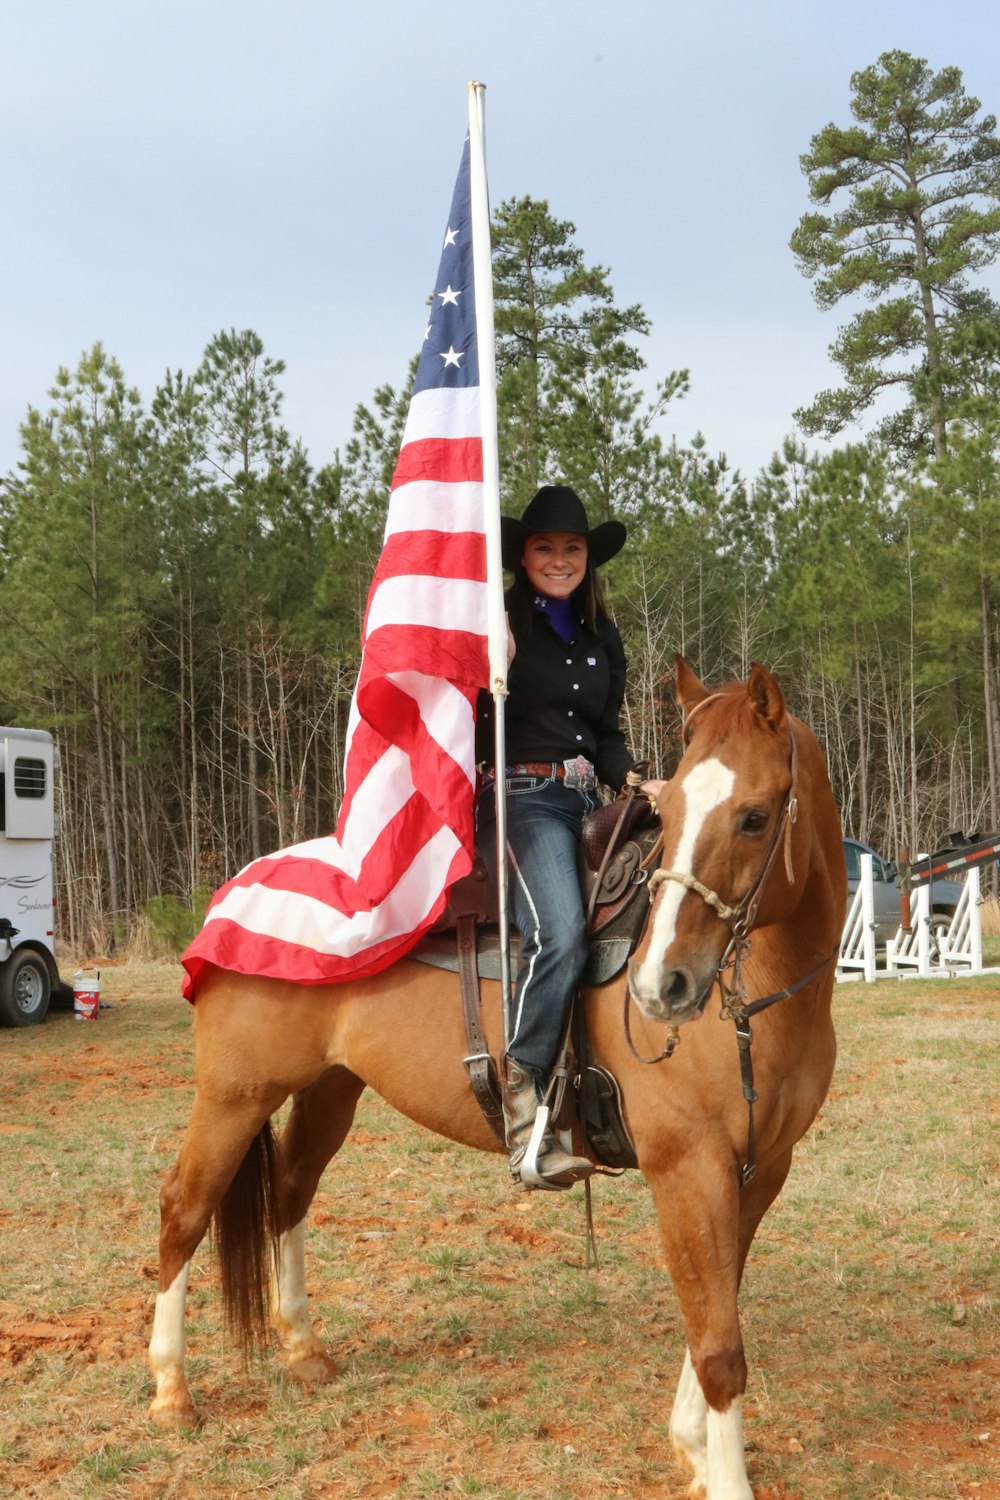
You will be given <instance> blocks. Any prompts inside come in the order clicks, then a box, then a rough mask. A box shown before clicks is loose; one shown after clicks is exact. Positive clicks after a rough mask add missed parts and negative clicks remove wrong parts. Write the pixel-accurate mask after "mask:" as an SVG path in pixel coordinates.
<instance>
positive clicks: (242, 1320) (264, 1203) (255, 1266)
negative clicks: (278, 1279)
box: [213, 1120, 281, 1357]
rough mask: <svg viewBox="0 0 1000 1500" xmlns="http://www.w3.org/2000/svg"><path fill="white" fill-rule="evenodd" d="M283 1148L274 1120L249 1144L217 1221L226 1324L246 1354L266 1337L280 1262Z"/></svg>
mask: <svg viewBox="0 0 1000 1500" xmlns="http://www.w3.org/2000/svg"><path fill="white" fill-rule="evenodd" d="M280 1188H281V1151H280V1148H279V1146H278V1143H277V1141H276V1140H275V1138H274V1131H273V1130H272V1129H271V1122H270V1120H267V1121H265V1123H264V1124H263V1125H262V1126H261V1128H260V1130H259V1131H258V1132H257V1134H256V1135H255V1136H254V1138H253V1140H252V1141H251V1142H250V1145H249V1147H248V1148H247V1153H246V1155H245V1156H244V1158H243V1160H242V1161H241V1162H240V1165H239V1167H238V1168H237V1171H236V1176H235V1177H234V1178H233V1180H232V1182H231V1183H230V1184H229V1187H228V1188H227V1189H226V1193H225V1196H224V1197H223V1199H222V1201H221V1203H220V1204H219V1206H218V1208H217V1209H216V1210H215V1218H214V1222H213V1228H214V1234H215V1246H216V1250H217V1252H218V1256H219V1265H220V1270H221V1274H222V1312H223V1319H224V1322H225V1326H226V1328H227V1330H228V1331H229V1333H230V1334H231V1335H232V1337H233V1338H234V1339H235V1341H236V1343H237V1344H239V1346H240V1347H241V1348H242V1350H243V1353H244V1356H246V1357H249V1356H250V1354H251V1353H252V1352H253V1350H254V1348H256V1347H259V1346H260V1345H262V1344H263V1343H264V1340H265V1338H266V1335H267V1329H268V1290H269V1272H270V1270H271V1267H272V1266H273V1265H275V1264H276V1262H277V1254H278V1233H279V1223H278V1204H279V1194H280Z"/></svg>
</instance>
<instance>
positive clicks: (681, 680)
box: [674, 651, 708, 716]
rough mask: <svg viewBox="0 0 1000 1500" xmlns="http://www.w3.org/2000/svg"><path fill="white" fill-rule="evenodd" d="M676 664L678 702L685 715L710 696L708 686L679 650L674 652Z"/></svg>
mask: <svg viewBox="0 0 1000 1500" xmlns="http://www.w3.org/2000/svg"><path fill="white" fill-rule="evenodd" d="M674 666H675V667H676V669H677V676H676V680H675V684H674V686H675V690H676V693H677V702H678V703H679V704H680V706H681V708H682V709H683V710H684V713H685V716H686V715H687V714H689V713H690V712H691V710H692V709H693V708H695V707H696V706H697V704H699V703H701V701H702V699H704V698H707V697H708V688H707V687H705V685H704V684H703V683H702V682H700V681H699V680H698V678H697V677H696V676H695V674H694V672H693V671H692V669H691V667H690V666H689V664H688V662H687V661H686V660H685V659H684V657H683V656H681V654H680V652H679V651H675V652H674Z"/></svg>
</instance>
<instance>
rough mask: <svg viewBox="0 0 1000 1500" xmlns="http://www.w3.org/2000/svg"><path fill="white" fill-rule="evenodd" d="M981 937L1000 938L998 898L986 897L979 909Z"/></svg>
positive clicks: (999, 899) (999, 900)
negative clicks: (981, 927) (981, 924)
mask: <svg viewBox="0 0 1000 1500" xmlns="http://www.w3.org/2000/svg"><path fill="white" fill-rule="evenodd" d="M980 916H981V918H982V923H983V937H993V938H995V937H1000V897H997V896H987V898H986V900H985V901H984V902H983V904H982V906H981V908H980Z"/></svg>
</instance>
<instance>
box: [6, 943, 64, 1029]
mask: <svg viewBox="0 0 1000 1500" xmlns="http://www.w3.org/2000/svg"><path fill="white" fill-rule="evenodd" d="M51 994H52V981H51V980H50V978H49V971H48V969H47V968H46V965H45V960H44V959H43V958H39V956H38V954H37V953H33V952H32V951H31V950H30V949H20V950H18V949H15V951H14V954H13V956H12V957H11V958H9V959H8V960H7V962H6V963H5V964H4V965H3V966H2V967H0V1024H2V1025H4V1026H35V1025H37V1023H38V1022H39V1021H44V1020H45V1013H46V1011H47V1010H48V1008H49V998H50V996H51Z"/></svg>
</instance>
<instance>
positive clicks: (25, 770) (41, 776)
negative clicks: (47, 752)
mask: <svg viewBox="0 0 1000 1500" xmlns="http://www.w3.org/2000/svg"><path fill="white" fill-rule="evenodd" d="M14 796H15V797H44V796H45V762H44V760H30V759H29V758H28V757H27V756H26V755H19V756H16V757H15V759H14Z"/></svg>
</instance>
